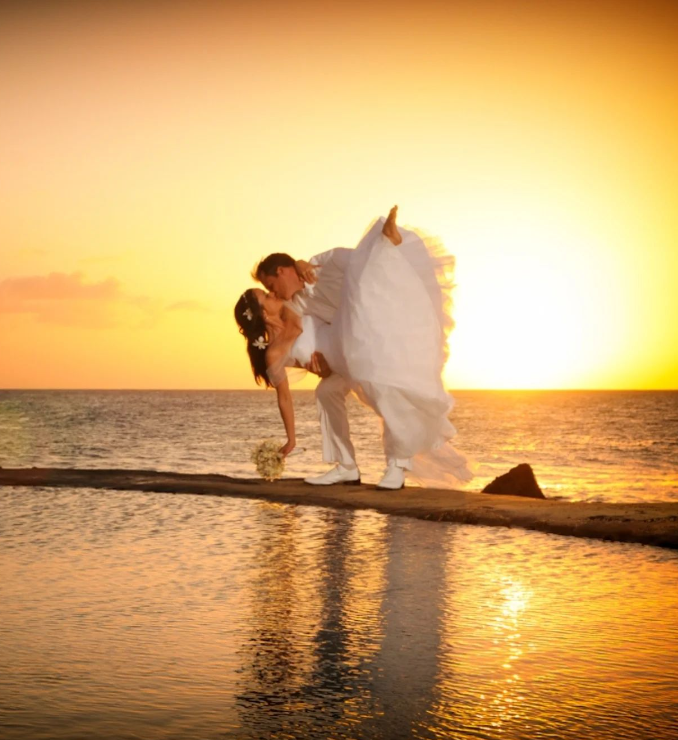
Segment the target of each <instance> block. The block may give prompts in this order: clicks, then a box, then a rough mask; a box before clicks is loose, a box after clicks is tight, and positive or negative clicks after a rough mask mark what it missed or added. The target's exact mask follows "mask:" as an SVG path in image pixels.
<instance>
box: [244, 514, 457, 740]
mask: <svg viewBox="0 0 678 740" xmlns="http://www.w3.org/2000/svg"><path fill="white" fill-rule="evenodd" d="M261 516H262V517H263V518H264V519H268V521H267V522H266V523H265V526H264V527H263V528H262V529H263V530H264V531H267V532H269V533H271V532H272V534H271V536H267V537H266V538H265V539H262V541H261V543H260V551H259V553H258V558H257V560H258V570H257V578H255V579H254V580H253V582H252V588H251V593H250V595H249V596H250V604H249V607H250V616H251V633H250V635H249V639H248V640H247V641H246V642H245V644H244V646H243V649H242V655H241V656H240V665H241V670H240V675H239V682H238V683H239V688H238V692H237V699H236V705H237V708H238V715H239V721H240V730H239V733H238V736H239V737H250V738H254V737H257V738H259V737H261V738H264V737H266V738H277V737H312V738H314V737H317V738H326V737H338V738H341V737H346V738H348V737H364V738H381V737H383V738H410V737H434V736H435V731H434V729H433V727H432V724H435V720H434V714H435V712H436V705H437V704H438V700H439V695H438V693H439V691H438V688H439V687H438V682H439V664H438V659H439V655H440V648H441V639H442V638H441V635H442V634H443V632H444V631H445V630H444V629H443V624H442V620H443V614H444V611H445V606H444V603H443V601H447V600H448V599H449V597H450V593H449V584H447V578H446V574H445V571H446V563H447V559H448V548H449V546H450V542H449V533H447V528H445V527H436V526H433V527H427V528H426V542H425V543H422V541H421V533H422V530H421V528H420V527H416V526H413V525H416V524H420V523H418V522H413V521H412V520H408V519H404V518H402V519H401V518H397V517H384V516H380V515H377V514H373V513H370V512H360V513H355V512H347V511H343V512H336V511H317V512H316V514H315V515H314V516H313V517H309V516H306V515H304V513H303V510H302V509H291V508H286V509H283V508H282V507H276V508H275V509H272V508H270V507H269V508H267V505H263V504H262V508H261ZM273 522H274V523H275V525H274V526H273V527H271V523H273ZM449 628H450V626H449V625H447V627H446V630H447V631H449ZM448 678H449V677H448Z"/></svg>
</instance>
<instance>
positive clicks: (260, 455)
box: [251, 439, 285, 480]
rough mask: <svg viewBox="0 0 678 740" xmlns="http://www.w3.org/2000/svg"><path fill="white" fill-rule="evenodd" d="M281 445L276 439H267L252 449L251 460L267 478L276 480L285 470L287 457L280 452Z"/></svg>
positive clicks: (262, 475)
mask: <svg viewBox="0 0 678 740" xmlns="http://www.w3.org/2000/svg"><path fill="white" fill-rule="evenodd" d="M280 447H281V445H280V443H279V442H276V440H275V439H265V440H264V441H263V442H260V443H259V444H258V445H257V446H256V447H255V448H254V449H253V450H252V456H251V460H252V462H253V463H254V464H255V465H256V466H257V473H259V475H260V476H261V477H262V478H264V479H265V480H276V479H277V478H280V476H281V475H282V474H283V471H284V470H285V458H284V457H283V455H282V453H280V452H278V450H279V449H280Z"/></svg>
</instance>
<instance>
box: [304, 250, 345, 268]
mask: <svg viewBox="0 0 678 740" xmlns="http://www.w3.org/2000/svg"><path fill="white" fill-rule="evenodd" d="M352 251H353V250H352V249H348V247H336V248H335V249H328V250H327V252H321V253H320V254H316V255H314V256H313V257H311V259H310V260H309V262H310V263H311V264H312V265H314V266H315V267H323V268H324V267H332V268H334V269H337V270H340V271H341V272H344V271H345V270H346V266H347V265H348V260H349V258H350V256H351V252H352Z"/></svg>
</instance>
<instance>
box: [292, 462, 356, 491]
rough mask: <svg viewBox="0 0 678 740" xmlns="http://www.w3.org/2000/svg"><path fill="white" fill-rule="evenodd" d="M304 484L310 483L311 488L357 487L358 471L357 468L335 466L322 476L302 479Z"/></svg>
mask: <svg viewBox="0 0 678 740" xmlns="http://www.w3.org/2000/svg"><path fill="white" fill-rule="evenodd" d="M304 483H310V484H311V485H312V486H334V485H337V484H342V485H351V484H353V485H356V486H357V485H359V484H360V471H359V470H358V468H345V467H344V466H343V465H336V466H335V467H333V468H332V470H328V471H327V473H325V474H324V475H318V476H316V477H314V478H304Z"/></svg>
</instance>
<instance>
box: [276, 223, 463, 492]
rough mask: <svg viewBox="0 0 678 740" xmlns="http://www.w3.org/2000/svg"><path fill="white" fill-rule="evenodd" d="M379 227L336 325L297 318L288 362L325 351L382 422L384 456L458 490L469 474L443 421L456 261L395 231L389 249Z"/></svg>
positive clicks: (354, 270)
mask: <svg viewBox="0 0 678 740" xmlns="http://www.w3.org/2000/svg"><path fill="white" fill-rule="evenodd" d="M383 223H384V219H383V218H381V219H379V220H377V221H376V222H375V223H374V224H373V225H372V226H371V228H369V229H368V231H367V232H366V234H365V236H364V237H363V238H362V240H361V241H360V243H359V244H358V246H357V247H356V249H355V250H353V251H352V252H351V256H350V260H349V263H348V267H347V269H346V272H345V274H344V280H343V284H342V294H341V300H340V303H339V307H338V309H337V311H336V314H335V316H334V319H333V321H332V323H331V324H327V323H325V322H323V321H321V320H320V319H317V318H315V317H313V316H308V315H305V316H302V317H301V321H302V329H303V331H302V333H301V335H300V336H299V337H298V338H297V340H296V341H295V342H294V344H293V346H292V348H291V351H290V354H289V356H288V358H287V359H286V361H285V365H286V366H288V367H290V366H303V365H305V364H307V363H308V362H309V360H310V357H311V354H312V353H313V352H314V351H318V352H322V354H323V355H324V356H325V358H326V360H327V362H328V364H329V366H330V368H332V371H333V372H336V373H339V374H340V375H342V376H343V377H344V378H345V379H346V380H348V382H349V384H350V386H351V388H352V390H353V391H354V392H355V393H356V395H357V396H358V397H359V398H360V399H361V400H362V401H363V402H364V403H366V404H367V405H368V406H370V407H371V408H372V409H374V411H375V412H376V413H377V414H378V415H379V416H380V417H381V418H382V420H383V421H384V425H383V426H384V435H385V441H386V442H387V445H388V449H389V451H390V454H391V455H392V456H393V457H397V458H413V470H412V472H411V474H410V476H409V477H410V478H414V479H415V480H418V481H419V482H421V483H423V484H429V485H430V484H433V485H445V484H447V485H455V484H458V483H459V482H464V481H468V480H470V478H471V477H472V473H471V472H470V471H469V469H468V467H467V465H466V459H465V458H464V457H463V456H462V455H460V454H459V453H457V452H456V451H455V450H454V449H453V448H452V447H451V446H450V445H449V444H446V443H447V442H448V440H450V439H451V438H452V437H453V436H454V435H455V434H456V430H455V428H454V427H453V425H452V424H451V423H450V421H449V419H448V415H449V413H450V411H451V410H452V407H453V405H454V401H453V399H452V398H451V396H450V395H449V394H448V393H447V392H446V391H445V389H444V387H443V383H442V378H441V374H442V371H443V367H444V365H445V361H446V359H447V351H448V347H447V337H448V335H449V332H450V331H451V329H452V326H453V322H452V319H451V316H450V307H451V299H450V293H451V290H452V287H453V283H452V277H453V272H454V257H453V256H452V255H450V254H448V253H447V252H445V250H444V249H443V248H442V246H441V245H439V244H437V243H435V242H433V241H432V240H431V239H429V238H426V239H424V238H422V237H421V236H419V235H418V234H417V233H416V232H414V231H411V230H408V229H403V228H401V227H398V230H399V232H400V234H401V236H402V242H401V244H399V245H398V246H395V245H394V244H393V243H392V242H391V241H390V240H389V239H388V238H386V237H385V236H383V234H382V228H383ZM272 380H273V382H274V384H277V383H276V381H275V379H273V378H272Z"/></svg>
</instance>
